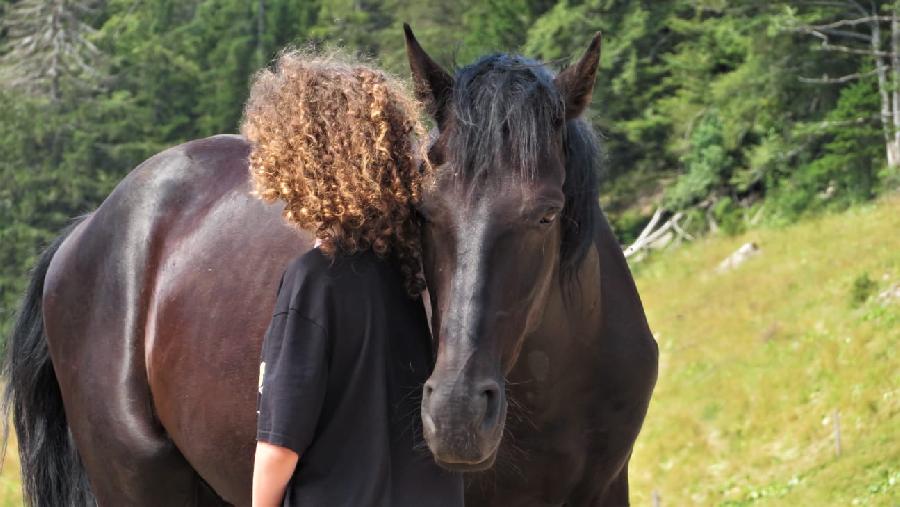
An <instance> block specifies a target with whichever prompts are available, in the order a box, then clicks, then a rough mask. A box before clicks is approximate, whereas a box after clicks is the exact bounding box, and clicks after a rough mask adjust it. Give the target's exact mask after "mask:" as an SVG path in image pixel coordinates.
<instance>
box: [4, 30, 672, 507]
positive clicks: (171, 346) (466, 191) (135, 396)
mask: <svg viewBox="0 0 900 507" xmlns="http://www.w3.org/2000/svg"><path fill="white" fill-rule="evenodd" d="M404 30H405V36H406V45H407V53H408V57H409V62H410V67H411V69H412V75H413V83H414V89H415V91H416V94H417V96H418V97H419V98H420V99H421V100H422V101H423V102H424V103H425V105H426V106H427V109H428V111H429V112H430V114H431V115H432V117H433V119H434V121H435V124H436V131H435V132H434V135H433V138H434V141H433V144H432V145H431V146H430V149H429V154H428V156H429V159H430V162H431V163H432V164H433V165H434V167H435V168H436V170H435V173H436V179H435V182H434V184H433V185H431V186H430V187H429V188H428V189H427V191H425V192H424V193H423V197H422V202H421V206H420V214H421V216H422V217H423V221H424V223H425V226H424V255H423V265H424V266H423V270H424V273H425V276H426V280H427V282H428V286H429V291H430V299H431V303H432V307H433V318H432V331H433V336H434V339H435V341H436V344H437V354H436V359H435V367H434V371H433V373H432V375H431V377H430V378H429V380H428V381H427V382H426V384H425V385H424V386H423V390H422V403H421V418H422V428H423V436H424V440H425V442H426V444H427V447H428V449H430V451H431V452H432V453H433V455H434V459H435V460H436V461H437V463H439V464H440V465H442V466H444V467H445V468H448V469H450V470H454V471H459V472H465V474H466V475H465V477H466V482H467V489H466V504H467V505H475V506H482V505H483V506H489V505H490V506H548V505H569V506H588V505H590V506H611V505H627V504H628V481H627V473H628V472H627V471H628V461H629V458H630V456H631V451H632V448H633V445H634V442H635V439H636V438H637V436H638V433H639V431H640V427H641V425H642V423H643V419H644V417H645V415H646V412H647V407H648V404H649V400H650V396H651V393H652V391H653V387H654V385H655V382H656V376H657V355H658V351H657V347H656V342H655V341H654V339H653V336H652V334H651V333H650V330H649V326H648V324H647V321H646V317H645V316H644V311H643V307H642V304H641V301H640V298H639V296H638V293H637V290H636V287H635V284H634V281H633V279H632V276H631V274H630V272H629V269H628V266H627V264H626V262H625V259H624V256H623V254H622V251H621V249H620V247H619V244H618V242H617V241H616V239H615V236H614V234H613V232H612V230H611V228H610V226H609V225H608V223H607V221H606V219H605V218H604V216H603V213H602V211H601V209H600V207H599V202H598V198H597V192H598V190H597V184H598V182H597V175H596V169H597V163H598V150H597V141H596V139H595V137H594V136H593V134H592V132H591V129H590V127H589V126H588V124H587V123H586V122H585V121H584V120H582V119H580V117H581V115H582V113H583V111H584V110H585V108H586V107H587V105H588V102H589V100H590V97H591V95H592V90H593V84H594V80H595V74H596V72H597V67H598V65H599V57H600V37H599V34H598V35H597V36H596V37H595V38H594V39H593V41H592V42H591V45H590V46H589V48H588V50H587V51H586V52H585V53H584V56H583V57H582V58H581V59H580V60H579V61H578V62H577V63H575V64H573V65H571V66H569V67H568V68H566V69H565V70H563V71H562V72H560V73H559V74H558V75H556V76H554V75H553V73H552V72H551V71H549V70H548V69H547V68H546V67H544V66H543V65H541V64H539V63H537V62H535V61H533V60H529V59H526V58H523V57H520V56H510V55H492V56H488V57H484V58H482V59H480V60H478V61H477V62H475V63H474V64H472V65H469V66H467V67H464V68H462V69H460V70H459V71H457V72H456V73H455V74H454V75H451V74H449V73H447V72H446V71H444V70H443V69H442V68H441V67H440V66H438V65H437V64H436V63H435V62H434V61H433V60H432V59H431V58H430V57H429V56H428V55H427V53H426V52H425V51H424V50H423V49H422V47H421V46H420V45H419V43H418V42H417V40H416V38H415V36H414V35H413V33H412V31H411V30H410V28H409V27H408V26H404ZM249 151H250V146H249V144H248V142H247V141H246V140H245V139H244V138H242V137H240V136H236V135H219V136H214V137H210V138H206V139H201V140H195V141H191V142H188V143H185V144H182V145H180V146H176V147H173V148H170V149H168V150H166V151H164V152H162V153H159V154H157V155H155V156H153V157H151V158H150V159H148V160H147V161H145V162H144V163H142V164H141V165H139V166H138V167H137V168H135V169H134V170H133V171H132V172H131V173H130V174H129V175H128V176H126V177H125V178H124V179H123V180H122V182H120V184H119V185H118V186H117V187H116V188H115V189H114V190H113V192H112V193H111V194H110V195H109V196H108V198H107V199H106V200H105V201H104V202H103V203H102V204H101V205H100V206H99V207H98V208H97V209H96V210H95V211H94V212H92V213H90V214H88V215H86V216H83V217H80V218H78V219H77V220H75V221H73V223H72V224H71V225H70V226H69V227H68V228H67V229H66V230H64V231H63V232H62V234H61V235H60V236H59V237H58V238H57V239H56V240H55V241H54V242H53V243H52V244H51V245H50V246H49V247H48V248H47V249H46V250H45V251H44V252H43V253H42V255H41V256H40V257H39V259H38V261H37V263H36V265H35V267H34V269H33V272H32V277H31V281H30V283H29V285H28V288H27V290H26V293H25V296H24V301H23V304H22V307H21V310H20V312H19V315H18V317H17V321H16V323H15V325H14V328H13V333H12V336H11V338H10V339H9V341H8V345H7V346H8V350H7V354H6V362H5V368H4V370H5V374H6V378H7V386H6V393H5V407H6V409H7V411H11V413H12V414H11V415H12V421H13V425H14V427H15V430H16V433H17V435H18V438H19V452H20V459H21V467H22V477H23V488H24V492H25V496H26V500H27V501H28V503H29V504H31V505H37V506H59V505H92V504H94V503H96V504H98V505H102V506H105V505H135V506H158V505H228V504H231V505H249V504H250V485H251V480H250V479H251V475H252V460H253V449H254V445H255V439H254V436H255V427H256V412H255V402H256V393H257V390H256V387H257V368H258V358H259V354H260V346H261V341H262V337H263V334H264V331H265V327H266V325H267V323H268V320H269V317H270V312H271V309H272V305H273V303H274V294H275V290H276V286H277V282H278V278H279V276H280V274H281V272H282V270H283V267H284V266H285V265H286V263H287V262H288V261H289V260H290V259H292V258H294V257H296V256H297V255H299V254H301V253H303V252H305V251H307V250H308V249H310V248H312V247H313V238H312V237H311V236H310V235H309V234H305V233H301V232H298V231H297V230H296V229H295V228H292V227H291V226H289V225H287V224H286V223H285V222H284V221H283V220H282V219H281V211H282V210H281V208H280V206H278V205H277V204H266V203H263V202H262V201H260V200H259V199H256V198H254V197H253V196H251V194H250V183H249V173H248V161H247V158H248V154H249ZM427 504H428V500H427V499H423V505H427Z"/></svg>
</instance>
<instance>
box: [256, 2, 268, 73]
mask: <svg viewBox="0 0 900 507" xmlns="http://www.w3.org/2000/svg"><path fill="white" fill-rule="evenodd" d="M265 16H266V5H265V0H259V3H257V5H256V65H257V66H258V67H262V66H263V65H265V64H266V60H265V51H264V50H263V34H264V33H265V30H266V28H265Z"/></svg>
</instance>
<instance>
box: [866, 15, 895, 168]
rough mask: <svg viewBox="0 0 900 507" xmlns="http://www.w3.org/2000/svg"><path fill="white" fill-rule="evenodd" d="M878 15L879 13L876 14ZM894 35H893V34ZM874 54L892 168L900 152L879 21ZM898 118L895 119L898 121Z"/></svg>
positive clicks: (875, 28) (875, 27) (875, 23)
mask: <svg viewBox="0 0 900 507" xmlns="http://www.w3.org/2000/svg"><path fill="white" fill-rule="evenodd" d="M875 14H877V13H875ZM892 35H893V34H892ZM872 52H873V53H874V56H873V58H875V69H876V71H877V74H878V94H879V95H880V97H881V129H882V132H883V133H884V147H885V154H886V155H887V163H888V166H890V167H896V166H897V165H898V164H900V151H898V145H897V143H896V142H895V140H894V132H893V131H894V130H895V129H894V122H893V121H891V116H892V114H891V109H892V108H891V94H890V93H889V92H888V87H889V85H888V79H887V64H886V63H885V57H884V56H880V55H879V54H880V53H881V26H880V25H879V22H878V20H874V21H872ZM896 120H897V118H896V117H895V118H894V121H896Z"/></svg>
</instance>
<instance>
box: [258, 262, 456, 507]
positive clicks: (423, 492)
mask: <svg viewBox="0 0 900 507" xmlns="http://www.w3.org/2000/svg"><path fill="white" fill-rule="evenodd" d="M431 368H432V353H431V338H430V335H429V332H428V323H427V319H426V317H425V310H424V307H423V306H422V302H421V300H420V299H417V298H416V299H414V298H410V297H409V296H408V295H407V293H406V290H405V288H404V285H403V277H402V275H401V273H400V270H399V269H398V268H397V267H396V266H395V263H393V262H391V261H389V260H381V259H379V258H378V257H376V256H375V255H374V254H373V253H371V252H366V253H360V254H357V255H353V256H345V257H340V256H339V257H338V258H337V259H336V260H335V261H334V262H332V261H331V260H330V259H328V258H327V257H325V256H324V255H323V254H322V253H321V252H320V251H319V249H317V248H314V249H313V250H311V251H310V252H308V253H306V254H304V255H302V256H300V257H299V258H297V259H296V260H294V261H293V262H291V264H290V265H289V266H288V268H287V270H286V271H285V272H284V275H283V276H282V279H281V283H280V285H279V288H278V297H277V302H276V304H275V310H274V312H273V315H272V321H271V323H270V325H269V328H268V330H267V332H266V336H265V340H264V342H263V350H262V364H260V386H259V393H260V394H259V401H258V410H259V420H258V425H257V439H258V440H262V441H264V442H268V443H271V444H275V445H279V446H282V447H287V448H290V449H292V450H294V451H295V452H297V453H298V454H299V455H300V461H299V463H298V465H297V469H296V471H295V472H294V475H293V477H292V478H291V482H290V484H289V485H288V487H287V491H286V493H285V498H284V505H291V506H303V507H307V506H316V507H320V506H321V507H331V506H336V507H343V506H346V507H368V506H373V507H375V506H377V507H404V506H442V507H443V506H447V507H458V506H461V505H463V483H462V478H461V477H460V476H459V475H458V474H453V473H450V472H447V471H445V470H443V469H441V468H439V467H438V466H437V465H436V464H435V463H434V460H433V458H432V457H431V454H430V453H429V451H428V448H427V447H426V446H425V444H424V442H423V440H422V431H421V417H420V412H419V406H420V402H421V390H422V385H423V384H424V382H425V380H427V378H428V375H429V374H430V372H431Z"/></svg>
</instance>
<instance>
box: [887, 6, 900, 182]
mask: <svg viewBox="0 0 900 507" xmlns="http://www.w3.org/2000/svg"><path fill="white" fill-rule="evenodd" d="M897 9H898V7H897V5H895V6H894V7H892V8H891V98H892V102H893V109H892V111H893V115H894V122H893V125H894V136H893V139H892V141H893V142H892V146H890V147H889V148H888V149H889V151H893V152H894V163H893V164H891V163H890V161H888V165H890V166H891V167H894V166H896V165H897V163H898V162H900V161H898V159H897V157H898V156H900V18H898V16H897Z"/></svg>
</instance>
